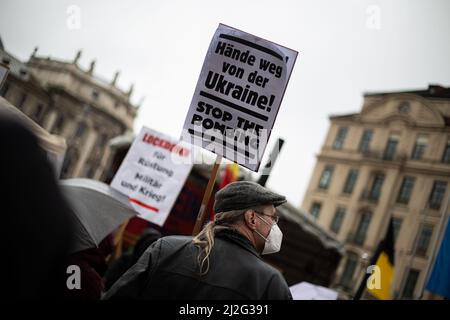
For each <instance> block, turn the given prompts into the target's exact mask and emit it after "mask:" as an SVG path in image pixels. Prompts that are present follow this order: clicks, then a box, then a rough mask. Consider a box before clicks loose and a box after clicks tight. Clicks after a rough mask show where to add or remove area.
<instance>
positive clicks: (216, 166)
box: [192, 155, 222, 237]
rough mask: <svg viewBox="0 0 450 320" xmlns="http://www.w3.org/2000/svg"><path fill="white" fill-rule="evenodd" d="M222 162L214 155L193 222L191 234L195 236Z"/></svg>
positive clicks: (219, 156)
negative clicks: (206, 183)
mask: <svg viewBox="0 0 450 320" xmlns="http://www.w3.org/2000/svg"><path fill="white" fill-rule="evenodd" d="M221 162H222V156H221V155H217V156H216V162H215V163H214V167H213V168H212V171H211V176H210V177H209V181H208V185H207V186H206V190H205V194H204V195H203V200H202V204H201V205H200V210H199V211H198V215H197V220H196V222H195V226H194V230H193V231H192V235H193V236H194V237H195V236H196V235H197V234H198V233H199V232H200V230H201V229H202V227H203V222H204V221H205V216H206V207H207V206H208V203H209V198H211V193H212V191H213V189H214V184H215V183H216V177H217V172H218V171H219V166H220V163H221Z"/></svg>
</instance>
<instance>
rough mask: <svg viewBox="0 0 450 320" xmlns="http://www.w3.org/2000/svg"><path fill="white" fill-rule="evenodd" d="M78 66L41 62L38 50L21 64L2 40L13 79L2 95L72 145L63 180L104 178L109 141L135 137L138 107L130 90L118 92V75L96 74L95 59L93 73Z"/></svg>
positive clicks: (0, 50)
mask: <svg viewBox="0 0 450 320" xmlns="http://www.w3.org/2000/svg"><path fill="white" fill-rule="evenodd" d="M80 57H81V51H79V52H78V53H77V54H76V56H75V58H74V60H73V61H61V60H55V59H52V58H50V57H38V56H37V48H36V49H35V50H34V52H33V53H32V55H31V57H30V58H29V60H28V61H26V62H22V61H20V60H19V59H17V58H16V57H14V56H13V55H12V54H11V53H9V52H7V51H6V50H5V48H4V46H3V44H2V43H1V40H0V62H1V63H3V64H5V65H7V66H8V67H9V68H10V74H9V76H8V78H7V81H6V83H5V84H4V86H3V88H2V89H1V92H0V95H1V96H3V97H4V98H5V99H6V100H8V101H9V102H11V103H12V104H13V105H15V106H16V107H17V108H18V109H20V110H21V111H22V112H23V113H25V114H26V115H28V116H29V117H30V118H31V119H33V120H34V121H35V122H36V123H38V124H39V125H40V126H41V127H43V128H44V129H45V130H47V131H48V132H50V133H52V134H55V135H60V136H62V137H64V138H65V139H66V143H67V146H68V149H67V152H66V154H65V157H64V163H63V165H62V170H61V178H69V177H87V178H93V179H100V178H101V177H102V176H103V175H104V171H105V170H106V168H105V165H106V163H107V160H108V157H109V150H110V149H109V148H108V142H109V141H110V140H111V139H112V138H114V137H116V136H119V135H123V134H125V133H127V132H132V130H133V122H134V119H135V118H136V115H137V111H138V108H139V107H138V106H136V105H133V104H132V103H131V101H130V97H131V94H132V92H133V85H131V87H130V89H129V90H128V91H124V90H122V89H120V88H118V87H117V85H116V82H117V79H118V76H119V72H116V73H115V75H114V78H113V79H112V80H111V81H109V82H108V81H105V80H102V79H101V78H99V77H98V76H95V75H94V70H95V60H94V61H92V62H91V64H90V67H89V69H88V70H84V69H82V68H81V67H80V65H79V59H80Z"/></svg>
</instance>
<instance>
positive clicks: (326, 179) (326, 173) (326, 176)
mask: <svg viewBox="0 0 450 320" xmlns="http://www.w3.org/2000/svg"><path fill="white" fill-rule="evenodd" d="M333 170H334V167H333V166H326V167H325V170H323V172H322V176H321V177H320V181H319V188H320V189H328V187H329V186H330V182H331V176H332V175H333Z"/></svg>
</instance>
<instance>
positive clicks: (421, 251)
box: [416, 224, 433, 257]
mask: <svg viewBox="0 0 450 320" xmlns="http://www.w3.org/2000/svg"><path fill="white" fill-rule="evenodd" d="M432 235H433V226H432V225H429V224H424V225H423V226H422V228H421V230H420V234H419V239H418V240H417V250H416V253H417V255H419V256H421V257H425V256H426V255H427V252H428V247H429V245H430V240H431V236H432Z"/></svg>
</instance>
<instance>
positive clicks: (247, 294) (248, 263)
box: [104, 181, 292, 300]
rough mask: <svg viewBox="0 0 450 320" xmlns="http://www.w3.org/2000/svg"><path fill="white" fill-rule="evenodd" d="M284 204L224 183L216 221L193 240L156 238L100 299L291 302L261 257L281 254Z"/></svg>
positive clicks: (255, 189) (255, 187)
mask: <svg viewBox="0 0 450 320" xmlns="http://www.w3.org/2000/svg"><path fill="white" fill-rule="evenodd" d="M284 202H286V199H285V197H283V196H280V195H278V194H276V193H273V192H271V191H269V190H267V189H265V188H264V187H262V186H260V185H259V184H257V183H254V182H250V181H239V182H234V183H231V184H229V185H227V186H226V187H225V188H223V189H222V190H220V191H219V192H217V193H216V196H215V203H214V211H215V212H217V214H216V216H215V220H214V221H212V222H210V223H208V224H207V225H206V226H205V227H204V229H203V230H202V231H201V232H200V233H199V234H198V235H197V236H196V237H194V238H192V237H184V236H170V237H164V238H161V239H160V240H158V241H157V242H156V243H154V244H153V245H152V246H151V247H150V248H148V249H147V250H146V251H145V252H144V254H143V255H142V257H141V258H140V259H139V261H138V262H137V263H136V264H135V265H134V266H133V267H132V268H131V269H130V270H129V271H127V272H126V273H125V274H124V275H123V276H122V277H121V278H120V279H119V280H118V281H117V282H116V283H115V284H114V285H113V287H112V288H111V289H110V290H109V291H108V292H106V294H105V295H104V299H185V300H195V299H202V300H207V299H230V300H234V299H264V300H271V299H292V296H291V294H290V291H289V288H288V286H287V284H286V281H285V280H284V278H283V277H282V275H281V274H280V272H279V271H277V270H276V269H275V268H273V267H271V266H270V265H268V264H267V263H266V262H264V261H263V260H262V259H261V256H260V255H261V254H270V253H275V252H278V251H279V250H280V247H281V241H282V232H281V230H280V229H279V228H278V225H277V222H278V216H277V214H276V207H277V206H279V205H281V204H282V203H284Z"/></svg>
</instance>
